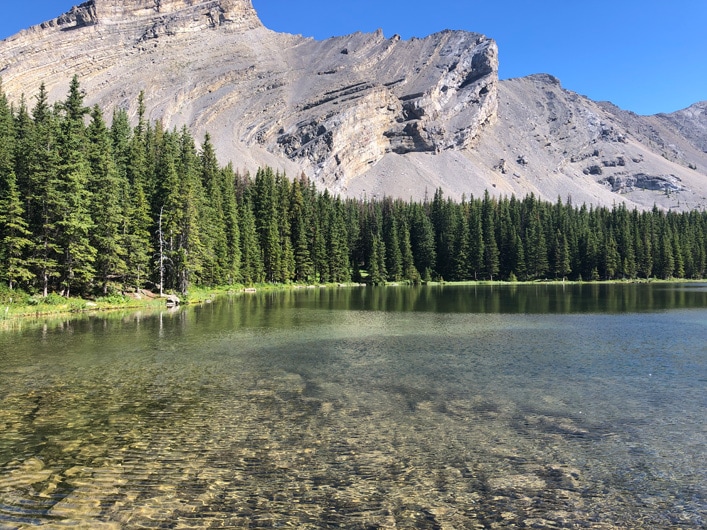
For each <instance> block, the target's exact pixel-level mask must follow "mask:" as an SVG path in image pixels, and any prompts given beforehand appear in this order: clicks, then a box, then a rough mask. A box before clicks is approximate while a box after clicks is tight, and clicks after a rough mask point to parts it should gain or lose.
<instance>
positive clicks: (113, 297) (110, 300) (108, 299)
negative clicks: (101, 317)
mask: <svg viewBox="0 0 707 530" xmlns="http://www.w3.org/2000/svg"><path fill="white" fill-rule="evenodd" d="M128 300H129V299H128V297H127V296H123V295H122V294H118V293H112V294H109V295H108V296H102V297H100V298H98V299H96V302H102V303H105V304H111V305H122V304H126V303H127V302H128Z"/></svg>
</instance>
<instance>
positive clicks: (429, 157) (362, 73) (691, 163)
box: [0, 0, 707, 209]
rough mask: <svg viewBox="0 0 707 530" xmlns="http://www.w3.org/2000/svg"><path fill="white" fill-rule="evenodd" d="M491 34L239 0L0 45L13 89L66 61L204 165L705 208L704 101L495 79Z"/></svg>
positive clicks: (359, 187) (65, 66)
mask: <svg viewBox="0 0 707 530" xmlns="http://www.w3.org/2000/svg"><path fill="white" fill-rule="evenodd" d="M497 72H498V52H497V48H496V44H495V42H494V41H493V40H491V39H489V38H487V37H485V36H483V35H479V34H475V33H468V32H463V31H445V32H441V33H437V34H434V35H431V36H429V37H427V38H424V39H411V40H402V39H400V38H399V37H398V36H392V37H389V38H387V37H386V36H384V35H383V34H382V33H381V32H380V31H379V32H376V33H372V34H363V33H356V34H353V35H348V36H343V37H336V38H331V39H327V40H324V41H316V40H313V39H307V38H303V37H301V36H296V35H288V34H281V33H275V32H273V31H270V30H268V29H267V28H265V27H263V25H262V24H261V22H260V20H259V19H258V16H257V13H256V12H255V10H254V9H253V6H252V4H251V1H250V0H124V1H120V0H92V1H89V2H86V3H83V4H81V5H79V6H77V7H75V8H73V9H72V10H70V11H69V12H68V13H65V14H64V15H62V16H59V17H58V18H56V19H54V20H51V21H48V22H46V23H44V24H41V25H39V26H36V27H33V28H29V29H28V30H25V31H23V32H21V33H19V34H17V35H15V36H13V37H11V38H9V39H6V40H4V41H2V42H0V76H2V80H3V88H4V90H5V91H6V92H7V93H8V95H9V96H10V98H11V99H12V100H14V101H19V99H20V97H21V95H22V94H25V95H26V96H27V97H30V96H32V95H33V94H35V93H36V92H37V90H38V88H39V85H40V84H41V83H45V84H46V87H47V89H48V91H49V96H50V98H51V99H53V100H59V99H63V98H64V97H65V95H66V92H67V89H68V85H69V82H70V80H71V78H72V77H73V75H75V74H76V75H78V76H79V79H80V82H81V85H82V87H83V88H84V89H85V90H86V93H87V95H88V100H87V103H89V104H93V103H100V104H101V105H102V106H104V107H105V108H106V109H107V111H108V115H109V114H110V110H111V109H112V108H115V107H121V108H125V109H128V111H129V112H130V113H131V114H132V115H133V116H134V115H135V113H136V110H137V109H136V107H137V97H138V94H139V93H140V92H141V91H144V93H145V96H146V105H147V110H148V117H149V118H150V119H153V120H154V119H161V120H162V121H163V122H164V124H165V125H166V126H167V127H181V126H182V125H187V126H189V127H191V128H192V130H193V131H194V133H195V135H196V136H197V138H199V139H200V138H201V137H202V135H203V133H204V132H206V131H209V132H210V133H211V135H212V138H213V141H214V143H215V145H216V148H217V150H218V153H219V156H220V158H221V161H222V162H224V163H225V162H226V161H232V162H233V163H234V165H235V166H236V167H237V168H238V169H247V170H250V171H252V170H254V169H255V168H256V167H258V166H259V165H265V164H267V165H270V166H273V167H275V168H277V169H281V170H285V171H286V172H287V173H288V174H290V175H297V174H299V173H300V172H302V171H304V172H306V173H307V174H308V175H309V176H310V177H311V178H313V179H315V181H316V182H317V183H319V184H320V185H322V186H326V187H328V188H330V189H331V190H333V191H335V192H339V193H344V194H348V195H353V196H360V195H363V194H367V195H369V196H370V195H383V194H387V195H393V196H400V197H403V198H410V197H422V196H423V195H424V194H425V193H430V192H432V191H433V190H434V189H436V188H437V187H442V188H443V189H444V190H445V192H446V193H447V195H449V196H452V197H456V198H459V197H461V195H462V194H463V193H466V194H467V195H468V194H470V193H473V194H474V195H480V194H482V193H483V192H484V190H489V191H491V192H492V193H497V194H500V193H504V194H511V193H515V194H518V195H524V194H526V193H530V192H533V193H535V194H536V195H537V196H539V197H543V198H545V199H548V200H553V201H554V200H556V199H557V196H558V195H559V196H561V197H563V198H566V197H567V196H568V195H571V196H572V197H573V200H575V202H577V203H580V202H591V203H594V204H609V205H610V204H613V203H615V202H617V201H625V202H627V203H628V204H629V206H639V207H642V208H650V207H652V206H653V204H658V205H660V206H663V207H666V208H681V209H682V208H704V207H707V198H706V197H707V177H706V176H705V174H706V172H707V169H706V168H707V154H706V153H705V151H706V147H705V146H707V141H706V140H705V138H706V137H707V134H705V131H706V130H707V113H706V112H705V106H704V104H702V105H695V106H694V107H691V108H690V109H686V110H685V111H682V112H681V113H675V114H672V115H659V116H652V117H645V116H636V115H635V114H632V113H628V112H626V111H622V110H621V109H617V108H616V107H614V106H613V105H610V104H608V103H606V104H600V103H596V102H593V101H591V100H589V99H587V98H584V97H582V96H579V95H577V94H574V93H572V92H570V91H567V90H565V89H563V88H562V87H561V86H560V83H559V81H558V80H557V79H555V78H553V77H552V76H547V75H538V76H531V77H528V78H524V79H517V80H507V81H502V82H499V80H498V73H497Z"/></svg>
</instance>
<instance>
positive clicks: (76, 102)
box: [49, 77, 96, 298]
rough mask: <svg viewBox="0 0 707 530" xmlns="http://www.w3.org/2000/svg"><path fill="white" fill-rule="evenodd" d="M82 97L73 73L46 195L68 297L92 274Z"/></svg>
mask: <svg viewBox="0 0 707 530" xmlns="http://www.w3.org/2000/svg"><path fill="white" fill-rule="evenodd" d="M83 98H84V96H83V93H82V92H81V89H80V86H79V82H78V78H77V77H74V78H73V80H72V82H71V85H70V87H69V94H68V96H67V98H66V100H65V102H64V104H63V105H62V111H63V116H62V119H61V135H60V137H59V145H60V155H61V158H60V161H59V167H58V171H57V172H56V173H55V174H54V175H53V177H52V182H51V184H52V189H53V195H52V196H51V197H49V202H50V210H51V212H52V215H53V216H54V218H55V226H56V232H57V238H56V240H57V243H58V246H59V248H60V256H59V258H58V259H59V265H60V271H61V285H62V290H63V293H64V295H65V296H66V297H67V298H68V297H69V296H71V290H72V287H79V288H84V287H86V286H88V284H89V283H90V281H91V280H92V279H93V277H94V274H95V269H94V262H95V259H96V248H95V247H94V246H93V245H92V244H91V241H90V237H89V234H90V233H91V231H92V230H93V229H94V222H93V219H92V218H91V213H90V205H91V202H92V199H91V194H90V192H89V189H88V185H89V182H90V178H91V168H90V165H89V163H88V160H87V142H86V130H85V125H84V116H85V115H86V114H87V113H88V109H87V108H86V107H84V105H83Z"/></svg>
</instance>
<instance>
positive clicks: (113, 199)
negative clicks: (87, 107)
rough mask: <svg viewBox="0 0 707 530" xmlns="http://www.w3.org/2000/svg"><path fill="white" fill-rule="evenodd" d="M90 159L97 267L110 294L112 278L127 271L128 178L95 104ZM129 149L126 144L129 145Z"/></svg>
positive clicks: (91, 127) (89, 147) (89, 129)
mask: <svg viewBox="0 0 707 530" xmlns="http://www.w3.org/2000/svg"><path fill="white" fill-rule="evenodd" d="M87 136H88V144H89V145H88V159H89V164H90V166H91V180H90V191H91V197H92V204H91V210H92V212H93V221H94V227H93V230H92V232H91V235H92V237H91V242H92V244H93V246H94V248H95V249H96V262H95V268H96V273H97V276H98V281H99V282H100V284H101V291H102V292H103V294H104V295H106V294H108V284H109V282H110V281H119V280H122V279H123V278H124V277H125V274H126V273H127V265H126V263H125V259H124V258H125V248H126V241H125V235H126V234H125V219H124V216H125V205H124V202H125V200H126V194H127V186H128V183H127V177H126V176H125V174H123V175H121V174H119V173H118V168H117V167H116V164H115V158H114V156H113V145H114V144H113V143H112V142H111V138H110V135H109V131H108V129H107V127H106V125H105V122H104V120H103V113H102V112H101V109H100V107H98V105H96V106H95V107H94V108H93V111H92V113H91V123H90V125H89V127H88V130H87ZM126 148H127V144H126Z"/></svg>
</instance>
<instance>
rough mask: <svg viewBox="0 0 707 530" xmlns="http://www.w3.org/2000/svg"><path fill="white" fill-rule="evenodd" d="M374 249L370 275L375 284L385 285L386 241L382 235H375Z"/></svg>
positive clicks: (373, 240)
mask: <svg viewBox="0 0 707 530" xmlns="http://www.w3.org/2000/svg"><path fill="white" fill-rule="evenodd" d="M372 242H373V250H372V253H371V263H370V265H369V270H368V275H369V278H370V281H371V283H372V284H373V285H384V284H385V282H386V280H387V272H386V270H385V243H383V239H382V237H381V236H380V235H375V236H373V239H372Z"/></svg>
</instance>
